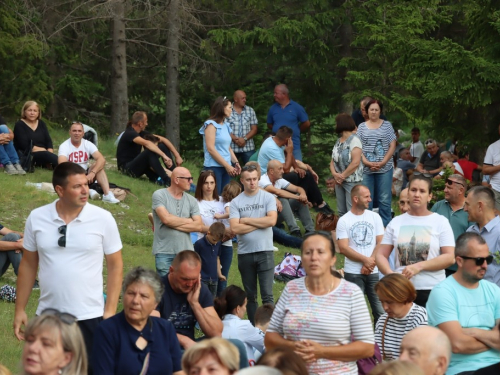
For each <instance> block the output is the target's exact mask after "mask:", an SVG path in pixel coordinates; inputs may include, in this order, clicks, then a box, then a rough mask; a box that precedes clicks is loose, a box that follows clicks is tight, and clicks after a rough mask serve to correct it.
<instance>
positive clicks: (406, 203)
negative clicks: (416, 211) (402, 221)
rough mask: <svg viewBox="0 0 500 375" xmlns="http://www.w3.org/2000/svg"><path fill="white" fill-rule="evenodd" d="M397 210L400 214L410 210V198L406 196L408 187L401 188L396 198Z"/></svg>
mask: <svg viewBox="0 0 500 375" xmlns="http://www.w3.org/2000/svg"><path fill="white" fill-rule="evenodd" d="M398 206H399V211H400V212H401V215H402V214H405V213H407V212H408V211H410V199H409V198H408V188H405V189H403V190H401V193H400V194H399V200H398Z"/></svg>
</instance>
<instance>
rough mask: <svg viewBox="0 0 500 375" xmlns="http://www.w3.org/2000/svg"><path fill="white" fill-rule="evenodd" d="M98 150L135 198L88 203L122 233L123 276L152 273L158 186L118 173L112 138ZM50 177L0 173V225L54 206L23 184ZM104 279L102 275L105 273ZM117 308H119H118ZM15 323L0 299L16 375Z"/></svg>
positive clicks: (58, 136)
mask: <svg viewBox="0 0 500 375" xmlns="http://www.w3.org/2000/svg"><path fill="white" fill-rule="evenodd" d="M51 135H52V137H53V139H54V144H55V145H59V144H60V143H62V142H63V141H64V140H65V139H67V137H68V136H67V133H66V132H65V131H57V130H52V131H51ZM99 151H101V153H103V155H104V156H105V157H106V160H107V164H108V165H107V166H106V172H107V174H108V178H109V181H110V182H113V183H115V184H117V185H119V186H124V187H128V188H130V189H131V190H132V192H133V194H134V195H135V196H136V197H137V198H135V197H133V196H128V197H127V198H126V200H125V201H124V202H123V203H121V204H117V205H111V204H105V203H103V202H101V201H91V203H92V204H95V205H97V206H101V207H103V208H105V209H106V210H108V211H110V212H111V213H112V214H113V216H114V218H115V219H116V222H117V223H118V228H119V231H120V235H121V239H122V242H123V251H122V253H123V263H124V273H126V272H128V271H129V270H130V269H132V268H133V267H135V266H139V265H141V266H145V267H150V268H152V269H154V257H153V255H152V253H151V248H152V244H153V232H152V231H151V226H150V224H149V221H148V218H147V214H148V213H149V212H151V195H152V194H153V192H154V191H155V190H157V189H158V188H159V187H158V186H156V185H154V184H151V183H149V182H148V181H147V180H140V179H139V180H138V179H132V178H129V177H127V176H124V175H122V174H121V173H119V172H118V171H117V169H116V160H115V152H116V151H115V146H114V140H103V139H99ZM201 163H202V160H185V163H184V166H186V167H187V168H188V169H189V170H190V171H191V173H192V175H193V176H198V175H199V172H200V165H201ZM51 179H52V173H51V172H50V171H46V170H41V169H37V170H36V171H35V173H32V174H27V175H26V176H8V175H6V174H4V173H3V172H0V186H1V190H2V215H1V216H0V223H1V224H2V225H4V226H5V227H7V228H10V229H12V230H18V231H24V225H25V222H26V219H27V217H28V215H29V213H30V212H31V210H33V209H35V208H37V207H40V206H42V205H45V204H48V203H50V202H53V201H54V200H55V199H56V195H55V194H50V193H47V192H43V191H39V190H37V189H35V188H34V187H28V186H25V183H26V181H30V182H51ZM324 197H325V199H327V201H328V203H329V204H330V206H331V207H332V208H334V207H335V206H336V204H335V200H334V198H333V197H332V196H328V195H327V194H324ZM277 246H278V247H279V251H277V252H276V253H275V263H276V264H277V263H278V262H280V261H281V260H282V259H283V256H284V253H285V252H292V253H294V254H299V250H297V249H290V248H286V247H284V246H281V245H277ZM342 265H343V256H342V255H340V256H338V267H341V266H342ZM105 276H106V275H105ZM228 283H229V284H235V285H239V286H242V283H241V278H240V275H239V272H238V266H237V257H236V247H235V254H234V257H233V262H232V265H231V269H230V273H229V279H228ZM4 284H9V285H13V286H15V284H16V276H15V275H14V272H13V270H12V267H9V270H8V271H7V272H6V273H5V274H4V275H3V276H2V277H0V286H2V285H4ZM284 287H285V284H283V283H279V282H276V283H275V284H274V286H273V292H274V296H275V299H277V298H278V297H279V296H280V294H281V292H282V291H283V288H284ZM38 297H39V291H33V293H32V294H31V297H30V300H29V303H28V306H27V310H26V311H27V314H28V316H29V317H33V316H34V315H35V310H36V306H37V300H38ZM119 310H121V305H120V306H119ZM13 320H14V304H13V303H7V302H3V301H0V363H1V364H3V365H5V366H7V368H9V369H10V370H11V371H12V372H13V373H14V374H15V373H18V372H19V362H20V358H21V351H22V343H20V342H19V341H17V339H16V338H15V337H14V334H13V329H12V323H13Z"/></svg>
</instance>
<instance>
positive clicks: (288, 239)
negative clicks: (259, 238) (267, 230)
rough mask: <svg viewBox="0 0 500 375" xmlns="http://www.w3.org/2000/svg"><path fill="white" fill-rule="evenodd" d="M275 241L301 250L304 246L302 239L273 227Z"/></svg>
mask: <svg viewBox="0 0 500 375" xmlns="http://www.w3.org/2000/svg"><path fill="white" fill-rule="evenodd" d="M273 241H274V242H277V243H279V244H280V245H283V246H287V247H294V248H296V249H300V247H301V246H302V238H298V237H295V236H291V235H289V234H288V233H287V232H285V231H284V230H283V229H281V228H278V227H273Z"/></svg>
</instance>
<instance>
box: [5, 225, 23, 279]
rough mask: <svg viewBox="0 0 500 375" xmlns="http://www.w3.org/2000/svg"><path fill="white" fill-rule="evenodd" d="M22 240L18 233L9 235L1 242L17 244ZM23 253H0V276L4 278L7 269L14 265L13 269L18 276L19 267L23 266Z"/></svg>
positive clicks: (11, 251)
mask: <svg viewBox="0 0 500 375" xmlns="http://www.w3.org/2000/svg"><path fill="white" fill-rule="evenodd" d="M19 239H21V236H20V235H19V234H17V233H8V234H6V235H5V236H3V238H2V239H1V240H0V241H7V242H16V241H17V240H19ZM22 257H23V253H22V252H20V253H16V251H15V250H9V251H0V276H2V275H3V274H4V273H5V272H6V271H7V269H8V268H9V264H11V263H12V268H14V273H15V274H16V275H17V272H18V271H19V265H20V264H21V258H22Z"/></svg>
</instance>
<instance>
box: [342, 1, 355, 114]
mask: <svg viewBox="0 0 500 375" xmlns="http://www.w3.org/2000/svg"><path fill="white" fill-rule="evenodd" d="M352 35H353V31H352V24H351V14H350V11H349V10H347V11H346V15H345V18H344V20H343V22H342V26H340V45H341V47H340V57H341V58H347V57H351V56H352V51H351V43H352ZM346 77H347V68H345V67H341V68H340V69H339V79H340V87H341V88H342V96H344V95H346V94H349V93H350V92H351V90H352V88H351V84H350V83H349V81H347V80H346ZM352 108H353V106H352V103H351V102H348V101H346V100H345V99H344V98H342V100H341V102H340V106H339V112H341V113H342V112H343V113H349V114H350V113H352Z"/></svg>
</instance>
